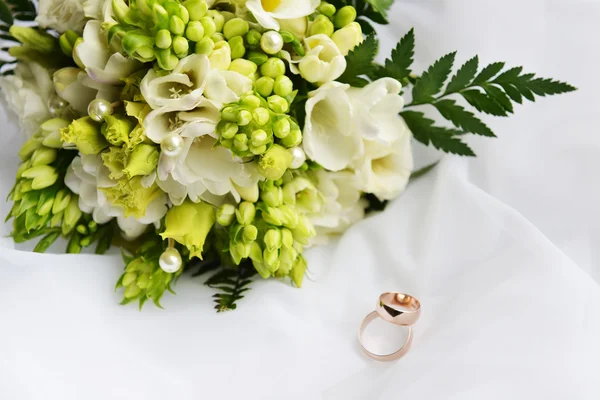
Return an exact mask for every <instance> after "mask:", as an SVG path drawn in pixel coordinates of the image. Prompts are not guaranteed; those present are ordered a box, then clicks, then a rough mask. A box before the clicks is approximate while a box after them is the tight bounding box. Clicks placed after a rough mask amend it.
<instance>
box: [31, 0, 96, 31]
mask: <svg viewBox="0 0 600 400" xmlns="http://www.w3.org/2000/svg"><path fill="white" fill-rule="evenodd" d="M38 4H39V6H38V16H37V18H36V19H35V20H36V21H37V23H38V24H40V26H41V27H43V28H51V29H54V30H56V31H57V32H59V33H63V32H65V31H67V30H69V29H71V30H74V31H77V32H81V30H82V29H83V25H85V14H84V11H83V1H82V0H39V3H38Z"/></svg>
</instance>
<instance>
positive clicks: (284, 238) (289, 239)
mask: <svg viewBox="0 0 600 400" xmlns="http://www.w3.org/2000/svg"><path fill="white" fill-rule="evenodd" d="M281 244H282V246H283V247H284V248H286V249H291V248H292V247H293V246H294V235H293V234H292V231H290V230H289V229H287V228H284V229H282V230H281Z"/></svg>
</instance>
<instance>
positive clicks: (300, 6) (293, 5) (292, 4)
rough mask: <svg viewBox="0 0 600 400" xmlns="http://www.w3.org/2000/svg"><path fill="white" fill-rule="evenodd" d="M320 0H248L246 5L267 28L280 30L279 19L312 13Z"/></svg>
mask: <svg viewBox="0 0 600 400" xmlns="http://www.w3.org/2000/svg"><path fill="white" fill-rule="evenodd" d="M319 4H321V1H320V0H248V1H247V2H246V7H248V10H250V12H252V14H253V15H254V18H256V20H257V21H258V23H259V24H260V25H262V26H263V27H264V28H266V29H275V30H279V22H278V21H277V20H278V19H283V20H287V19H295V18H300V17H306V16H307V15H310V14H312V13H313V12H314V11H315V10H316V9H317V7H318V6H319Z"/></svg>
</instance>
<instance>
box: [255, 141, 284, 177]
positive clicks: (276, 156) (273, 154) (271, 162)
mask: <svg viewBox="0 0 600 400" xmlns="http://www.w3.org/2000/svg"><path fill="white" fill-rule="evenodd" d="M291 163H292V155H291V154H290V153H289V151H287V150H286V149H284V148H283V147H281V146H279V145H277V144H276V145H273V146H272V147H271V148H270V149H269V150H268V151H267V152H266V153H265V154H264V155H263V156H262V157H261V159H260V161H259V163H258V169H259V171H260V173H261V174H262V175H263V176H264V177H266V178H267V179H271V180H274V181H276V180H278V179H280V178H281V177H282V176H283V174H284V173H285V171H287V169H288V167H289V166H290V164H291Z"/></svg>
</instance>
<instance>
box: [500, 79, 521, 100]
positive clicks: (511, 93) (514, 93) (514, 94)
mask: <svg viewBox="0 0 600 400" xmlns="http://www.w3.org/2000/svg"><path fill="white" fill-rule="evenodd" d="M500 86H502V89H504V91H505V92H506V94H507V95H508V97H510V98H511V99H512V101H514V102H515V103H519V104H523V95H522V94H521V92H519V89H517V88H516V87H514V86H513V85H511V84H509V83H503V84H501V85H500Z"/></svg>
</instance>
